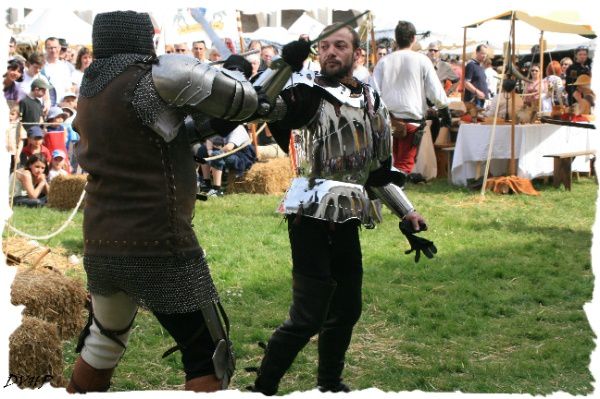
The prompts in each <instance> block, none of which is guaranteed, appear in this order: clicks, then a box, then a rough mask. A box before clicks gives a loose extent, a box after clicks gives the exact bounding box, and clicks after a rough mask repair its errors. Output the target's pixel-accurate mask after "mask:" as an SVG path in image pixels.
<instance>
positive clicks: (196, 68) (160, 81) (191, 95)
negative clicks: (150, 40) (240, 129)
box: [152, 55, 258, 121]
mask: <svg viewBox="0 0 600 399" xmlns="http://www.w3.org/2000/svg"><path fill="white" fill-rule="evenodd" d="M152 79H153V81H154V85H155V87H156V91H157V92H158V94H159V95H160V97H161V98H162V99H163V100H164V101H165V102H166V103H167V104H169V105H172V106H175V107H184V106H187V107H191V108H193V109H195V110H197V111H200V112H202V113H204V114H207V115H209V116H212V117H216V118H221V119H227V120H234V121H240V120H245V119H247V118H249V117H250V116H252V115H253V114H254V113H255V112H256V110H257V108H258V96H257V94H256V91H255V90H254V88H253V87H252V84H251V83H250V82H248V81H247V80H246V79H245V78H244V76H243V75H242V74H241V73H239V72H235V71H229V70H226V69H215V68H214V67H211V66H209V65H208V64H203V63H200V62H199V61H198V60H196V59H195V58H192V57H188V56H176V55H175V56H173V55H168V56H161V57H160V58H159V62H158V64H156V65H154V66H153V67H152Z"/></svg>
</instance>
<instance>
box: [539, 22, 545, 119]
mask: <svg viewBox="0 0 600 399" xmlns="http://www.w3.org/2000/svg"><path fill="white" fill-rule="evenodd" d="M540 32H541V33H540V72H539V73H538V97H539V101H538V113H539V114H538V115H540V116H541V112H542V81H543V77H544V31H540Z"/></svg>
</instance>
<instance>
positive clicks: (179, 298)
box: [83, 255, 219, 313]
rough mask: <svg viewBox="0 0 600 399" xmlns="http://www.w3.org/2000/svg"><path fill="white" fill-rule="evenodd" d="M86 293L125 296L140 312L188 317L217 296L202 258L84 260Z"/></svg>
mask: <svg viewBox="0 0 600 399" xmlns="http://www.w3.org/2000/svg"><path fill="white" fill-rule="evenodd" d="M83 266H84V268H85V271H86V273H87V278H88V290H89V291H90V292H91V293H92V294H96V295H103V296H109V295H112V294H115V293H117V292H119V291H123V292H125V293H126V294H127V295H129V296H130V297H131V298H132V299H133V300H134V301H136V302H137V303H138V304H139V305H140V306H142V307H143V308H146V309H149V310H151V311H153V312H160V313H189V312H194V311H197V310H199V309H200V308H201V307H202V306H203V305H206V304H209V303H211V302H217V301H218V300H219V296H218V294H217V290H216V288H215V286H214V284H213V280H212V278H211V276H210V271H209V269H208V264H207V263H206V260H205V258H204V256H202V255H198V256H194V257H189V258H182V257H175V256H172V257H128V256H89V255H88V256H84V258H83Z"/></svg>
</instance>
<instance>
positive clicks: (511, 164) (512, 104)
mask: <svg viewBox="0 0 600 399" xmlns="http://www.w3.org/2000/svg"><path fill="white" fill-rule="evenodd" d="M511 24H512V26H511V31H512V43H511V46H512V54H511V62H512V65H516V58H517V56H516V53H515V50H516V45H515V12H514V11H513V13H512V17H511ZM510 97H511V98H510V119H511V123H510V162H509V163H508V175H509V176H514V175H515V174H516V170H517V166H516V161H515V123H516V122H517V121H516V119H517V117H516V108H515V97H516V93H515V90H513V91H512V92H511V94H510Z"/></svg>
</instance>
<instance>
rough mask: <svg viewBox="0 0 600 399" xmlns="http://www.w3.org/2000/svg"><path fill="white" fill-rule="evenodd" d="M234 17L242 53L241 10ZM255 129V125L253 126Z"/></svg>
mask: <svg viewBox="0 0 600 399" xmlns="http://www.w3.org/2000/svg"><path fill="white" fill-rule="evenodd" d="M235 12H236V19H237V30H238V36H239V37H240V53H243V52H244V51H245V50H244V47H245V46H244V38H243V37H242V12H241V11H240V10H236V11H235ZM255 129H256V126H255Z"/></svg>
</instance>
